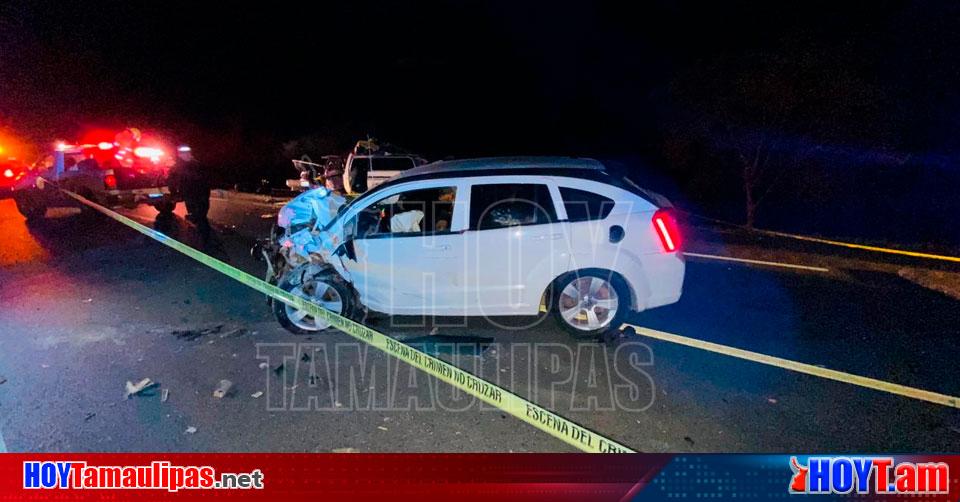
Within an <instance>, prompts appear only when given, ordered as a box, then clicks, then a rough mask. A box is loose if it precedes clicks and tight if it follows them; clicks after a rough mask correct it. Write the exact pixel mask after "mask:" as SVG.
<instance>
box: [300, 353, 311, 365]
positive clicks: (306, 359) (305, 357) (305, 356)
mask: <svg viewBox="0 0 960 502" xmlns="http://www.w3.org/2000/svg"><path fill="white" fill-rule="evenodd" d="M300 360H301V361H303V362H305V363H309V362H310V355H309V354H307V353H306V352H304V353H303V354H302V355H301V356H300Z"/></svg>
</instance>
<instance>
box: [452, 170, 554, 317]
mask: <svg viewBox="0 0 960 502" xmlns="http://www.w3.org/2000/svg"><path fill="white" fill-rule="evenodd" d="M551 183H552V182H551V181H549V179H544V178H543V177H539V178H537V177H530V176H500V177H494V178H484V179H483V181H482V182H481V181H476V182H474V183H473V184H472V186H471V187H470V218H469V222H468V225H469V226H468V230H467V232H465V233H464V252H465V254H466V256H465V259H464V265H465V267H466V270H465V272H464V275H465V286H466V289H467V291H468V299H469V305H468V310H469V312H468V313H469V314H473V315H516V314H521V315H525V314H530V315H534V314H536V313H537V312H538V310H539V306H540V299H541V296H542V294H543V292H544V290H545V289H546V288H547V286H548V285H549V284H550V282H551V281H553V279H554V278H556V277H557V276H559V275H560V274H562V273H564V272H566V271H567V270H568V266H569V262H570V256H569V251H568V249H567V240H566V239H565V237H564V235H563V230H562V228H561V227H560V226H559V225H558V223H557V220H558V218H557V208H556V206H555V201H554V197H553V196H552V194H551V191H552V190H551V187H550V185H551ZM554 190H555V189H554Z"/></svg>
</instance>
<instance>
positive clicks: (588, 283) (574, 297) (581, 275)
mask: <svg viewBox="0 0 960 502" xmlns="http://www.w3.org/2000/svg"><path fill="white" fill-rule="evenodd" d="M553 291H554V295H553V305H552V310H553V314H554V318H555V319H556V320H557V323H558V324H560V326H561V327H562V328H563V329H564V330H565V331H566V332H567V333H569V334H571V335H573V336H574V337H577V338H597V337H600V336H602V335H603V334H605V333H607V332H609V331H613V330H616V329H619V327H620V325H621V324H622V323H623V320H624V318H625V317H626V314H627V312H628V310H629V309H630V290H629V288H627V284H626V283H625V282H624V280H623V279H622V278H621V277H620V276H618V275H617V274H614V273H613V272H608V271H580V272H573V273H570V274H567V275H565V276H563V277H561V278H559V279H557V281H556V282H555V283H554V286H553Z"/></svg>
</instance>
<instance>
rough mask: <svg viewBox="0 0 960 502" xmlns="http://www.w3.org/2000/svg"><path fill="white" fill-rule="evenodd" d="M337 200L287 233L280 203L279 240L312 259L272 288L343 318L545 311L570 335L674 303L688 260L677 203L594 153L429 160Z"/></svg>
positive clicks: (301, 323)
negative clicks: (609, 167)
mask: <svg viewBox="0 0 960 502" xmlns="http://www.w3.org/2000/svg"><path fill="white" fill-rule="evenodd" d="M305 195H306V194H305ZM314 197H316V195H314ZM331 197H336V196H333V195H331ZM340 201H342V199H340V198H337V199H329V200H327V204H326V205H324V206H323V207H326V208H329V209H326V211H333V213H330V214H326V215H324V214H318V216H319V217H318V218H317V222H316V223H314V224H313V226H312V228H313V230H312V231H311V230H310V228H306V229H304V228H303V227H302V226H301V228H300V230H299V231H298V232H296V233H293V235H291V228H293V229H294V230H296V228H294V227H296V225H292V224H291V220H290V215H291V214H292V209H290V210H287V212H286V213H285V211H281V215H280V226H281V227H285V228H286V229H287V235H286V236H285V237H283V238H282V239H281V241H283V240H285V239H286V240H289V241H290V242H286V243H285V242H281V245H282V246H284V247H286V248H288V249H290V250H293V252H294V254H295V253H296V252H297V251H296V250H298V249H299V250H301V251H302V252H303V253H304V256H307V255H309V257H310V258H311V259H310V260H302V261H301V263H302V265H300V266H299V267H294V270H292V271H291V272H290V273H286V274H284V276H283V277H281V278H279V281H278V282H279V283H280V286H281V287H282V288H284V289H285V290H288V291H292V292H294V293H295V294H299V295H302V296H304V297H307V298H310V299H312V300H314V301H316V302H318V303H320V304H322V305H324V306H326V307H327V308H330V309H331V310H334V311H337V312H339V313H341V314H343V315H353V314H354V313H355V312H356V311H357V309H358V308H363V307H365V308H367V309H370V310H374V311H378V312H382V313H386V314H394V315H442V316H535V315H538V314H539V313H540V312H541V311H542V310H544V308H545V309H546V310H547V311H550V312H552V313H553V315H555V317H556V319H557V320H558V322H559V323H560V325H561V326H562V327H564V328H565V329H566V330H567V331H569V332H570V333H573V334H576V335H584V336H596V335H599V334H602V333H603V332H605V331H608V330H612V329H616V328H619V326H620V324H621V323H622V321H623V320H624V317H625V315H626V314H627V313H628V312H629V311H642V310H646V309H650V308H654V307H659V306H662V305H668V304H671V303H674V302H677V301H678V300H679V299H680V294H681V290H682V286H683V276H684V259H683V256H682V254H681V253H680V252H679V248H680V235H679V233H678V230H677V226H676V223H675V221H674V219H673V217H672V215H671V210H670V208H669V202H667V201H666V200H665V199H663V197H661V196H658V195H656V194H654V193H651V192H648V191H646V190H644V189H642V188H639V187H637V186H636V185H634V184H632V183H631V182H630V181H629V180H625V179H623V178H618V177H615V176H613V175H610V174H608V173H607V172H606V171H605V168H604V166H603V164H601V163H600V162H598V161H595V160H590V159H576V158H554V157H523V158H489V159H473V160H457V161H444V162H435V163H432V164H428V165H424V166H420V167H417V168H413V169H409V170H407V171H405V172H404V173H403V174H401V175H400V176H398V177H396V178H393V179H391V180H390V181H388V182H386V183H384V184H381V185H380V186H379V187H377V188H376V189H374V190H371V191H369V192H367V193H365V194H364V195H362V196H360V197H359V198H357V199H355V200H354V201H353V202H351V203H350V204H347V205H340V204H341V203H342V202H340ZM312 204H313V207H321V204H318V203H316V202H313V203H312ZM338 206H339V207H338ZM301 207H308V206H307V205H305V204H301ZM333 208H336V209H333ZM334 213H335V214H334ZM285 215H286V216H285ZM285 219H286V221H285ZM304 232H307V234H309V235H312V236H313V239H312V240H309V241H307V240H305V239H304V236H305V235H306V234H304ZM303 250H306V251H303ZM316 263H323V266H319V267H318V266H317V265H316ZM274 310H275V313H276V314H277V318H278V320H279V321H280V322H281V324H283V325H284V326H285V327H287V328H288V329H290V330H291V331H294V332H305V331H316V330H319V329H325V328H326V327H327V326H326V325H325V324H323V323H322V322H317V321H315V320H314V319H313V318H312V317H311V316H309V315H308V314H307V313H306V312H303V311H297V310H296V309H294V308H292V307H289V306H286V305H284V304H281V303H279V302H275V305H274Z"/></svg>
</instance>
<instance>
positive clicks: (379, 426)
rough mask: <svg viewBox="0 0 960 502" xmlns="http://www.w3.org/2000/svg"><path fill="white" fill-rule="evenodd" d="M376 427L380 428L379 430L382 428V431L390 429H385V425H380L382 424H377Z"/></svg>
mask: <svg viewBox="0 0 960 502" xmlns="http://www.w3.org/2000/svg"><path fill="white" fill-rule="evenodd" d="M377 429H380V430H382V431H388V430H390V429H387V428H386V427H384V426H382V425H378V426H377Z"/></svg>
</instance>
